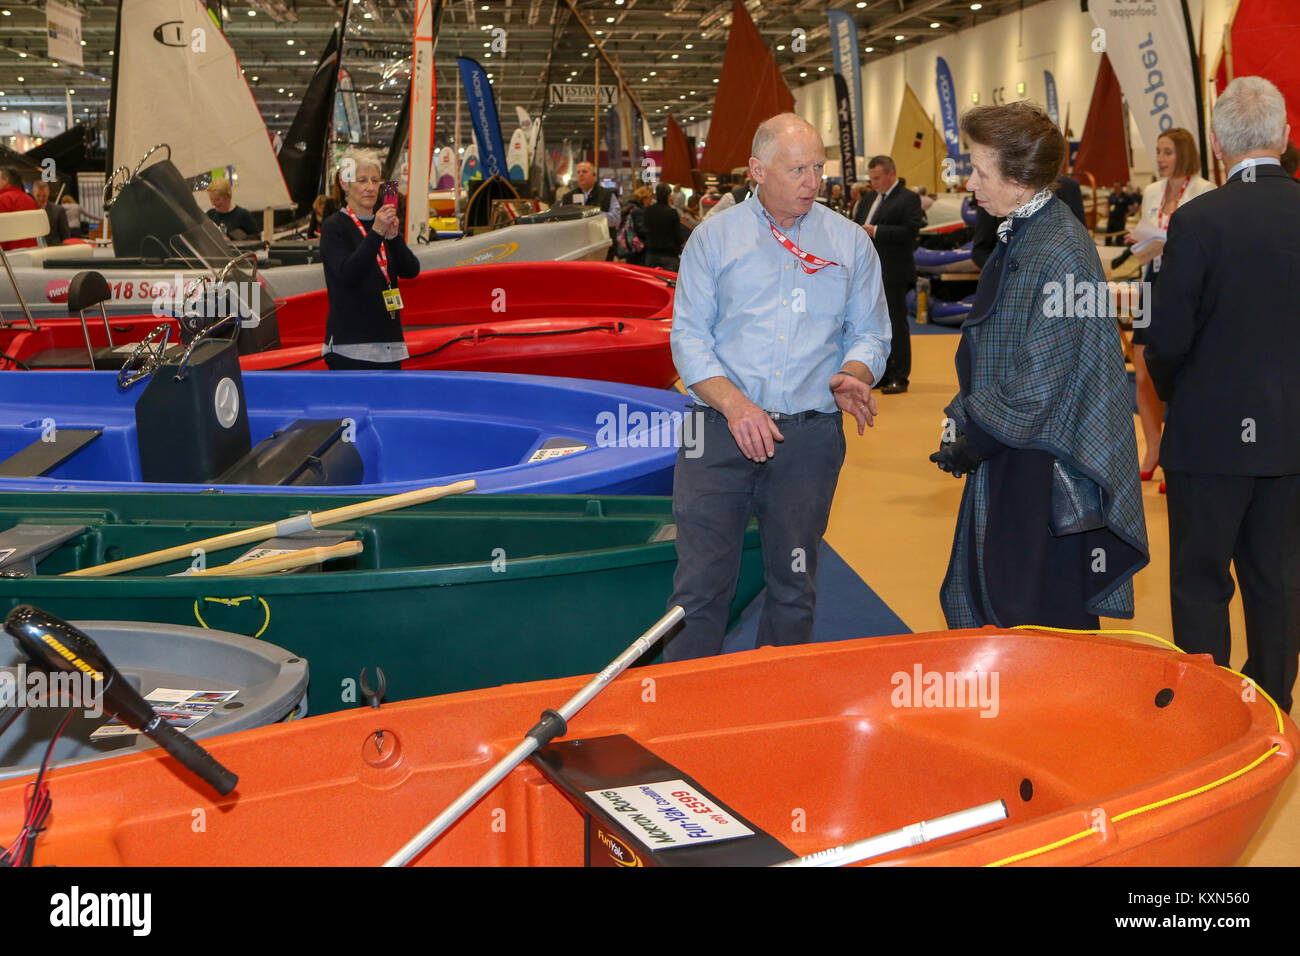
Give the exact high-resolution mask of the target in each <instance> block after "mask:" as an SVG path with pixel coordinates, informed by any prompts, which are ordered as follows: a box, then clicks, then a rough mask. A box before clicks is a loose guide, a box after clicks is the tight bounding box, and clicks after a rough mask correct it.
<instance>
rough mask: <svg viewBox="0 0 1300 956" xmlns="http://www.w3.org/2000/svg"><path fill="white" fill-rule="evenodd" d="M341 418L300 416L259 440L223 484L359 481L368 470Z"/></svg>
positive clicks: (218, 481) (223, 476)
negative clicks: (346, 436)
mask: <svg viewBox="0 0 1300 956" xmlns="http://www.w3.org/2000/svg"><path fill="white" fill-rule="evenodd" d="M347 427H348V423H347V421H346V420H344V419H341V418H329V419H310V418H300V419H298V420H297V421H295V422H294V423H293V424H292V425H290V426H289V427H288V428H284V429H281V430H280V431H277V432H274V433H273V434H272V435H271V436H270V437H269V438H265V439H263V440H262V441H260V442H258V443H257V446H256V447H254V448H253V450H252V451H250V452H249V453H248V454H247V455H245V456H244V457H243V458H241V459H240V460H239V461H237V462H235V464H234V465H232V466H231V467H230V468H228V469H226V471H225V472H223V473H222V474H221V475H220V476H219V477H218V478H217V479H216V484H221V485H356V484H360V483H361V481H362V478H363V475H364V472H365V466H364V464H363V463H362V461H361V455H360V454H359V453H358V452H357V449H356V445H355V444H354V443H353V442H350V441H344V440H343V436H344V433H345V431H346V429H347Z"/></svg>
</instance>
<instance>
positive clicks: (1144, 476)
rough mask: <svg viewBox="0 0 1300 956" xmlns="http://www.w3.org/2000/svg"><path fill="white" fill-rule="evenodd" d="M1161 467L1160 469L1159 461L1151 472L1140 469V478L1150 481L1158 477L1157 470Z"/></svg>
mask: <svg viewBox="0 0 1300 956" xmlns="http://www.w3.org/2000/svg"><path fill="white" fill-rule="evenodd" d="M1159 467H1160V460H1159V459H1157V460H1156V464H1155V468H1152V469H1151V470H1150V471H1142V470H1140V469H1139V471H1138V477H1140V478H1141V479H1142V480H1143V481H1150V480H1151V479H1152V478H1154V477H1155V476H1156V468H1159Z"/></svg>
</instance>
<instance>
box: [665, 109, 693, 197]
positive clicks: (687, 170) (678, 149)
mask: <svg viewBox="0 0 1300 956" xmlns="http://www.w3.org/2000/svg"><path fill="white" fill-rule="evenodd" d="M693 165H694V163H692V162H691V151H690V147H688V146H687V145H686V134H685V133H683V132H682V128H681V127H680V126H678V125H677V120H675V119H673V118H672V117H671V116H670V117H668V134H667V135H666V136H665V137H664V163H663V170H662V171H661V172H660V173H659V178H660V180H662V181H663V182H666V183H672V184H673V185H674V186H685V187H686V188H687V189H694V188H695V180H694V179H693V178H692V176H691V167H692V166H693Z"/></svg>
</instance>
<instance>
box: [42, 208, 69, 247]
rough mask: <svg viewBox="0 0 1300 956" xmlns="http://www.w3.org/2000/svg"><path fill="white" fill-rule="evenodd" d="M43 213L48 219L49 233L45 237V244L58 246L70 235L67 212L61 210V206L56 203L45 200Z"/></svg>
mask: <svg viewBox="0 0 1300 956" xmlns="http://www.w3.org/2000/svg"><path fill="white" fill-rule="evenodd" d="M45 215H46V217H47V218H48V219H49V220H50V233H49V235H47V236H46V237H45V244H46V245H47V246H59V245H62V244H63V240H64V239H67V238H69V237H70V236H71V235H72V230H71V229H69V228H68V214H67V213H66V212H64V211H63V207H62V206H61V205H59V204H58V203H52V202H47V203H46V204H45Z"/></svg>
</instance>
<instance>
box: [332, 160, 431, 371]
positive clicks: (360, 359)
mask: <svg viewBox="0 0 1300 956" xmlns="http://www.w3.org/2000/svg"><path fill="white" fill-rule="evenodd" d="M383 178H384V174H383V164H382V163H381V162H380V159H379V155H378V154H377V153H374V152H371V151H369V150H357V149H351V150H348V152H347V153H345V154H344V155H343V159H342V160H341V161H340V163H339V183H340V185H341V187H342V188H343V190H344V191H345V198H346V205H344V206H343V208H342V209H340V210H339V211H338V212H336V213H334V215H332V216H330V217H328V218H327V219H326V220H325V221H324V222H322V223H321V230H320V253H321V260H322V262H323V263H324V266H325V288H326V290H327V292H328V296H329V314H328V315H327V316H326V318H325V344H324V345H323V346H322V347H321V353H322V354H323V355H324V356H325V364H326V365H327V366H329V367H330V368H331V369H397V368H401V362H402V359H404V358H408V357H409V353H408V352H407V350H406V341H405V340H404V338H403V336H402V312H401V308H402V296H401V293H400V291H399V290H398V282H397V280H398V279H399V278H401V279H414V278H415V277H416V276H417V275H419V274H420V261H419V260H418V259H416V257H415V253H413V252H412V251H411V250H410V248H409V247H408V246H407V245H406V242H405V240H403V238H402V234H401V227H400V223H399V222H398V217H397V207H396V206H392V205H385V204H379V205H378V207H376V204H377V203H379V187H380V186H381V185H382V184H383Z"/></svg>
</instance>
